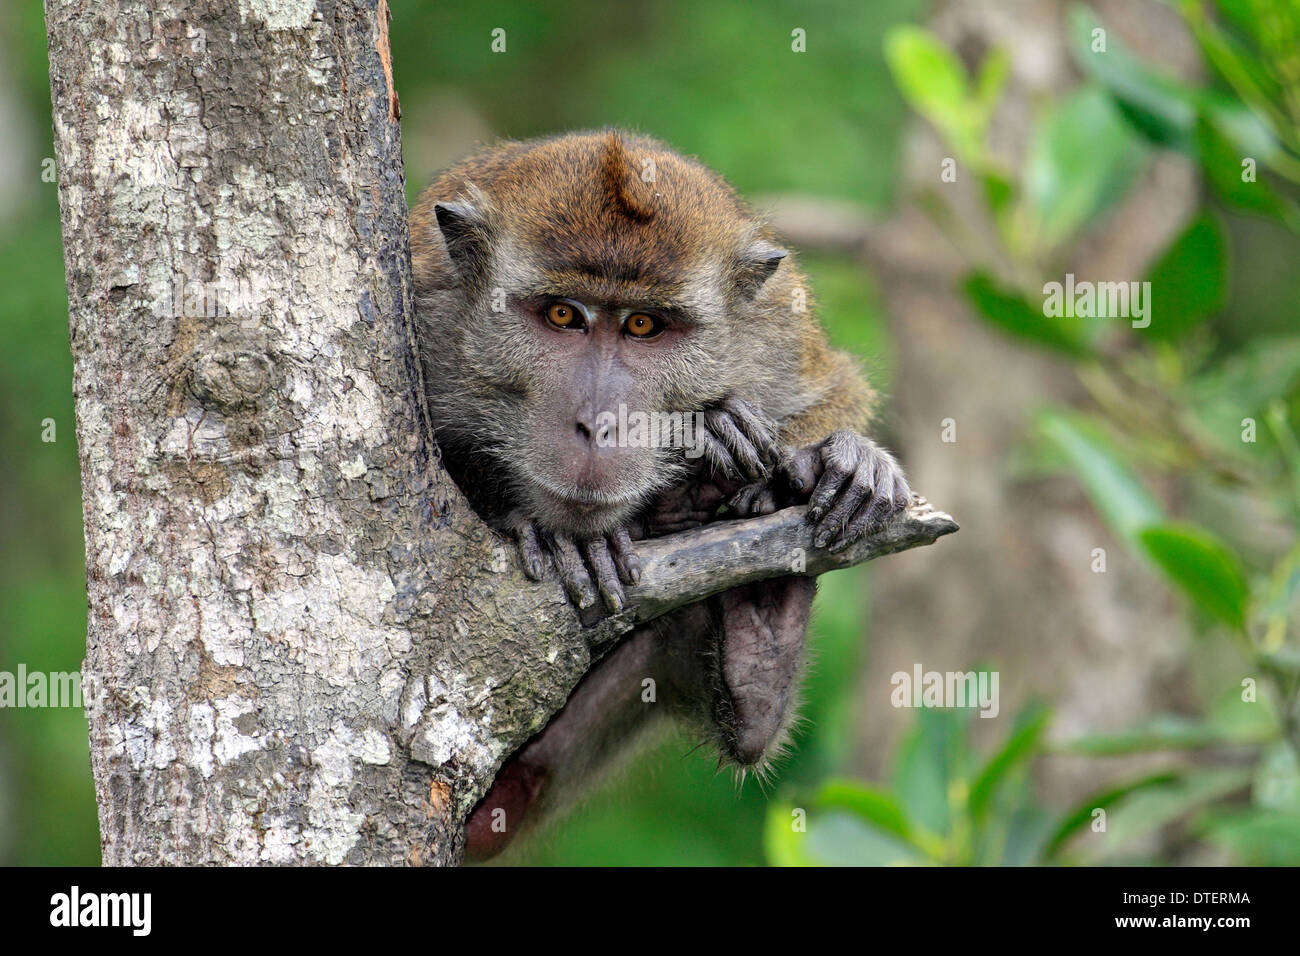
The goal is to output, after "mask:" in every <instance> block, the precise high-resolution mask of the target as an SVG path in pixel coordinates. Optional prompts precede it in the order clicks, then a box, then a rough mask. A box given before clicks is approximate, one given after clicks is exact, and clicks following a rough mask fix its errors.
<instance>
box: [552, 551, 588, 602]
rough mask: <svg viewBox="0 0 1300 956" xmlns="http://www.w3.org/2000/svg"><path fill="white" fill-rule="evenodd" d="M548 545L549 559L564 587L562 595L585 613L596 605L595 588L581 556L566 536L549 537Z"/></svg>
mask: <svg viewBox="0 0 1300 956" xmlns="http://www.w3.org/2000/svg"><path fill="white" fill-rule="evenodd" d="M549 543H550V551H551V557H552V558H553V559H554V561H555V568H556V570H557V571H559V572H560V582H561V583H562V584H563V585H564V593H565V594H567V595H568V596H569V600H570V601H572V602H573V603H574V604H576V605H577V606H578V608H579V610H583V611H585V610H586V609H587V608H589V607H591V606H592V605H593V604H595V603H596V588H595V586H594V585H593V584H592V583H591V575H589V574H588V573H587V568H586V566H585V565H584V564H583V563H582V555H581V554H579V553H578V548H577V546H576V545H575V544H574V543H573V541H572V540H570V539H569V537H568V536H567V535H562V534H557V535H551V536H550V542H549Z"/></svg>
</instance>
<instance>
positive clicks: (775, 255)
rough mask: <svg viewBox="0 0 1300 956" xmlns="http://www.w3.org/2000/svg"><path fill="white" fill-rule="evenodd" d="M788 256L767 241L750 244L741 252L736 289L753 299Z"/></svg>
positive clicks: (761, 240) (737, 266) (737, 265)
mask: <svg viewBox="0 0 1300 956" xmlns="http://www.w3.org/2000/svg"><path fill="white" fill-rule="evenodd" d="M787 255H789V253H787V252H786V251H785V250H784V249H782V248H781V247H780V246H776V245H773V244H772V243H770V242H768V241H767V240H766V239H760V240H758V241H757V242H753V243H750V245H748V246H747V247H746V248H744V249H742V250H741V252H740V256H739V259H738V260H737V263H736V278H735V284H736V288H737V289H739V290H740V293H741V294H742V295H743V296H745V297H746V298H749V299H752V298H753V297H754V296H755V295H757V294H758V290H759V289H761V288H762V287H763V283H764V282H766V281H767V280H768V279H770V278H771V277H772V273H774V272H775V271H776V267H777V266H779V265H780V264H781V260H782V259H784V258H785V257H786V256H787Z"/></svg>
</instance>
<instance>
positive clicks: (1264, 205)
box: [1195, 110, 1297, 223]
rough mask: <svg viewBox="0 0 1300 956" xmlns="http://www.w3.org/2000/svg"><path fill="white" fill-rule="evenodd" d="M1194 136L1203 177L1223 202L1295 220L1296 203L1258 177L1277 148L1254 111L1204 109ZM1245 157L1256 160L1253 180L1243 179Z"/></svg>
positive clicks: (1291, 220)
mask: <svg viewBox="0 0 1300 956" xmlns="http://www.w3.org/2000/svg"><path fill="white" fill-rule="evenodd" d="M1195 135H1196V145H1197V149H1198V151H1199V153H1200V160H1201V168H1202V169H1204V170H1205V177H1206V179H1208V180H1209V182H1210V185H1211V186H1213V187H1214V191H1215V192H1216V193H1218V195H1219V196H1221V197H1222V198H1223V199H1224V200H1225V201H1226V202H1229V203H1231V204H1232V205H1234V206H1236V207H1238V208H1240V209H1245V210H1248V211H1250V212H1254V213H1259V214H1261V215H1266V216H1270V217H1272V218H1275V219H1279V220H1281V221H1283V222H1287V223H1290V222H1294V221H1295V220H1296V217H1297V210H1296V205H1295V203H1293V202H1292V201H1291V200H1289V199H1287V198H1285V197H1283V196H1282V195H1281V194H1280V193H1278V191H1277V190H1276V189H1274V188H1273V186H1272V184H1271V183H1269V181H1268V180H1266V179H1263V178H1261V174H1262V172H1263V167H1267V166H1269V165H1270V160H1271V158H1272V157H1274V156H1276V155H1277V152H1278V147H1277V143H1276V142H1275V141H1274V140H1273V139H1272V136H1271V134H1270V133H1269V132H1268V131H1267V129H1266V128H1265V127H1264V126H1263V125H1262V124H1260V123H1259V120H1258V118H1257V117H1255V115H1254V114H1252V113H1246V115H1245V116H1244V117H1241V116H1238V115H1236V114H1232V113H1229V112H1227V111H1224V110H1211V111H1204V112H1202V114H1201V115H1200V116H1199V117H1198V118H1197V123H1196V132H1195ZM1247 158H1250V159H1253V160H1255V171H1254V172H1255V175H1254V181H1253V182H1247V181H1246V180H1245V179H1243V173H1244V170H1245V167H1244V166H1243V165H1242V164H1243V161H1244V160H1246V159H1247Z"/></svg>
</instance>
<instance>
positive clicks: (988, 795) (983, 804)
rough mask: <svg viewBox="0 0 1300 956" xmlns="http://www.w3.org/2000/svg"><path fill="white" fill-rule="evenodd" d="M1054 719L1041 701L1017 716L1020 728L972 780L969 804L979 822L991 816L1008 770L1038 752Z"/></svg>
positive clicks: (973, 815) (1012, 733)
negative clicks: (1049, 724)
mask: <svg viewBox="0 0 1300 956" xmlns="http://www.w3.org/2000/svg"><path fill="white" fill-rule="evenodd" d="M1051 719H1052V714H1051V711H1049V710H1048V709H1047V708H1046V707H1044V706H1042V705H1038V704H1035V705H1031V706H1030V707H1028V708H1026V709H1025V711H1023V712H1022V713H1021V714H1020V715H1019V716H1018V717H1017V718H1016V727H1015V728H1014V729H1013V730H1012V732H1011V736H1010V737H1008V738H1007V741H1006V743H1004V744H1003V745H1002V748H1001V749H1000V750H998V752H997V753H995V754H994V755H993V756H992V757H991V758H990V759H989V761H988V763H986V764H985V765H984V768H983V769H982V770H981V771H980V772H979V774H978V775H976V777H975V779H974V781H973V782H972V783H971V788H970V798H969V803H968V806H969V807H970V814H971V817H972V818H973V819H974V820H975V822H976V823H977V824H978V823H980V822H982V821H983V819H984V818H985V817H986V816H987V814H988V809H989V805H990V802H991V801H992V797H993V794H994V792H995V791H996V790H997V788H998V785H999V784H1001V783H1002V781H1003V780H1004V779H1005V778H1006V775H1007V773H1008V772H1009V771H1010V770H1011V769H1012V768H1014V767H1015V766H1017V765H1018V764H1020V763H1022V762H1023V761H1026V760H1028V759H1030V758H1031V757H1033V756H1034V755H1035V754H1036V753H1037V752H1038V744H1039V741H1041V740H1042V737H1043V732H1044V731H1045V730H1046V729H1047V725H1048V723H1049V722H1050V721H1051Z"/></svg>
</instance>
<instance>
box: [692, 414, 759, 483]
mask: <svg viewBox="0 0 1300 956" xmlns="http://www.w3.org/2000/svg"><path fill="white" fill-rule="evenodd" d="M706 421H708V423H709V430H710V431H712V432H713V434H714V435H715V436H716V437H717V438H718V440H719V441H721V442H722V444H723V445H725V446H726V447H727V450H728V451H730V452H731V456H732V458H733V459H734V460H735V462H736V464H737V465H739V466H740V473H741V475H742V476H743V477H745V478H746V479H748V480H749V481H757V480H758V479H760V478H766V477H767V472H768V469H767V465H765V464H763V458H762V456H761V455H760V454H759V452H758V449H757V448H755V447H754V443H753V442H752V441H750V440H749V439H748V438H747V437H746V436H745V435H744V433H742V432H741V430H740V429H739V428H738V427H737V426H736V422H735V420H734V419H733V418H732V417H731V416H730V415H728V414H727V413H726V412H720V411H713V412H709V414H708V417H707V419H706Z"/></svg>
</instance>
